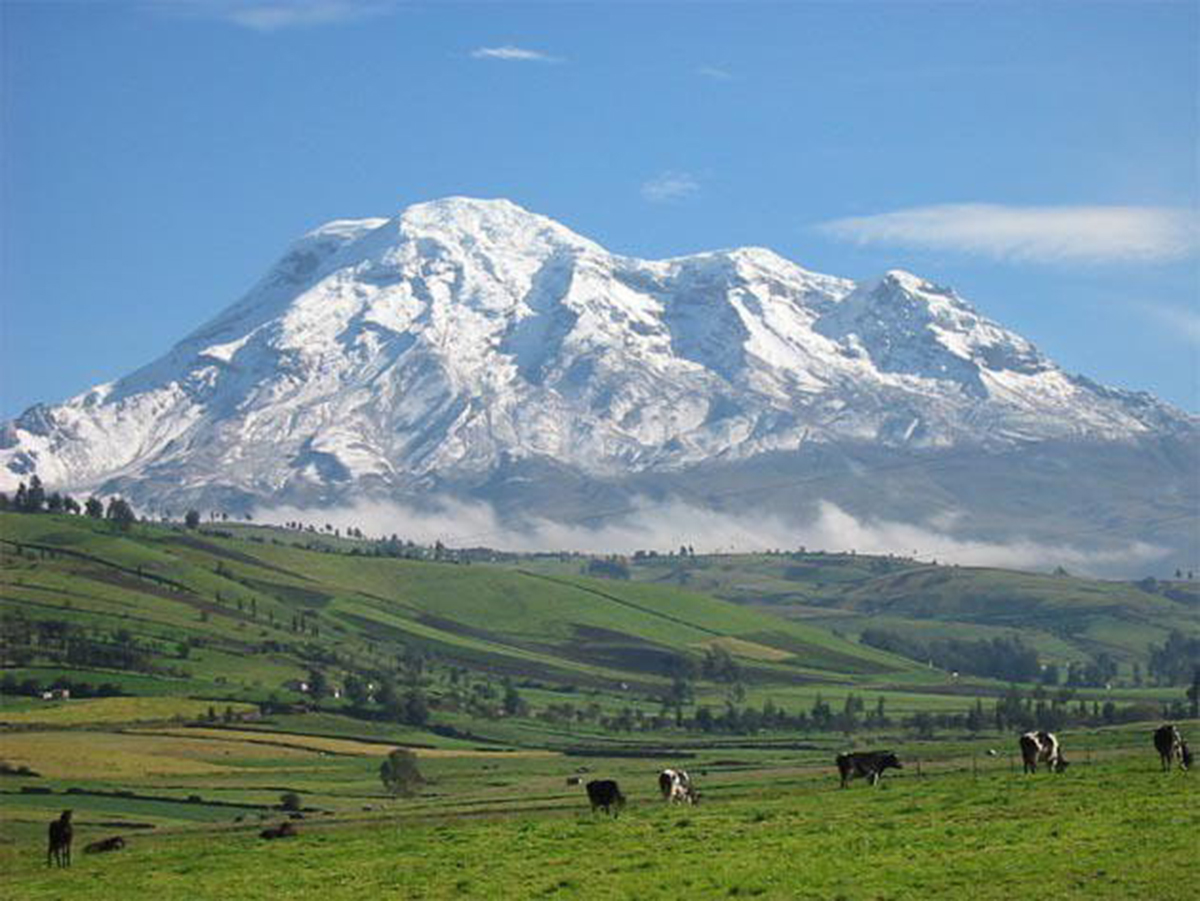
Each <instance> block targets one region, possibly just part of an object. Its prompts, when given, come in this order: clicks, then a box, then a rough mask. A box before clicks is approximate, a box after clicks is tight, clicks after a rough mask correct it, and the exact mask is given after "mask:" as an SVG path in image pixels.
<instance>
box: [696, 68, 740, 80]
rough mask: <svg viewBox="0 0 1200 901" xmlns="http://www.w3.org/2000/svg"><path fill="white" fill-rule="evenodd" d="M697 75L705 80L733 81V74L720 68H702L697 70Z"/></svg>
mask: <svg viewBox="0 0 1200 901" xmlns="http://www.w3.org/2000/svg"><path fill="white" fill-rule="evenodd" d="M696 74H697V75H699V76H701V77H703V78H711V79H712V80H713V81H733V73H732V72H730V71H729V70H728V69H722V68H721V67H720V66H701V67H700V68H699V69H697V70H696Z"/></svg>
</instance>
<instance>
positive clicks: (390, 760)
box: [379, 748, 425, 797]
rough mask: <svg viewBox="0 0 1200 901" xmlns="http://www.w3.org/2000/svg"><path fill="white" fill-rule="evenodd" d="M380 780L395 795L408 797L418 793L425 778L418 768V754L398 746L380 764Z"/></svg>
mask: <svg viewBox="0 0 1200 901" xmlns="http://www.w3.org/2000/svg"><path fill="white" fill-rule="evenodd" d="M379 781H380V782H382V783H383V787H384V788H386V789H387V790H388V791H389V792H391V793H392V794H393V795H404V796H405V797H408V796H410V795H412V794H414V793H416V790H417V787H418V786H419V785H421V783H423V782H424V781H425V779H424V778H423V777H422V776H421V773H420V771H419V770H418V769H417V755H416V754H414V753H413V752H412V751H409V750H407V749H406V748H396V749H395V750H394V751H392V752H391V753H390V754H388V756H387V757H385V758H383V763H381V764H379Z"/></svg>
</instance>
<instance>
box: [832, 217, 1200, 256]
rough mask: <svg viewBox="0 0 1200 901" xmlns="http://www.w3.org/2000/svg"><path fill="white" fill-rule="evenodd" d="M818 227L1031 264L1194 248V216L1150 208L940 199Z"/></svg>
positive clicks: (865, 240) (861, 238)
mask: <svg viewBox="0 0 1200 901" xmlns="http://www.w3.org/2000/svg"><path fill="white" fill-rule="evenodd" d="M819 228H820V229H821V230H822V231H824V232H825V233H826V234H829V235H832V236H834V237H836V238H842V239H845V240H850V241H856V242H858V243H859V244H892V245H899V246H904V247H917V248H925V249H932V250H952V251H961V252H964V253H974V254H980V255H983V256H989V257H993V258H995V259H1001V260H1017V261H1027V262H1037V263H1055V262H1081V261H1084V262H1153V261H1160V260H1170V259H1177V258H1179V257H1183V256H1186V255H1188V254H1190V253H1193V252H1194V251H1195V250H1196V249H1197V247H1198V246H1200V241H1198V228H1200V226H1198V221H1197V217H1196V214H1195V213H1193V212H1190V211H1187V210H1181V209H1172V208H1169V207H1148V206H1053V207H1052V206H1004V205H999V204H985V203H965V204H945V205H940V206H925V207H913V208H911V209H905V210H897V211H895V212H891V213H880V214H877V215H872V216H852V217H849V218H845V219H835V220H833V221H832V222H826V223H824V224H823V225H821V226H819Z"/></svg>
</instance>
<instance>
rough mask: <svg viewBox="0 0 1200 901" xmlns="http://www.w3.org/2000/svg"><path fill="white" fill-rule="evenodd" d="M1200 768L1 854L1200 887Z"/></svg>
mask: <svg viewBox="0 0 1200 901" xmlns="http://www.w3.org/2000/svg"><path fill="white" fill-rule="evenodd" d="M1196 785H1197V782H1196V778H1195V774H1180V773H1177V772H1176V773H1169V774H1162V773H1159V772H1158V771H1157V770H1156V768H1155V766H1154V764H1153V763H1152V762H1148V761H1147V759H1146V755H1145V754H1144V753H1138V754H1136V755H1122V756H1119V757H1115V758H1112V759H1106V760H1104V761H1102V762H1097V763H1094V764H1093V765H1091V766H1086V765H1080V766H1078V767H1076V768H1073V769H1072V770H1070V771H1068V772H1067V773H1066V774H1063V775H1061V776H1051V775H1049V774H1039V775H1037V776H1034V777H1021V776H1018V775H1012V774H1009V773H1004V772H1000V773H998V772H990V773H987V774H986V775H981V776H979V777H978V778H973V777H972V776H971V775H970V774H969V773H959V772H956V773H947V774H939V775H935V776H928V777H926V778H918V777H917V776H916V775H915V774H914V773H912V772H910V771H906V772H905V773H904V774H902V775H900V776H899V777H898V778H891V777H889V779H888V781H886V782H885V784H884V786H883V787H882V788H881V789H879V790H871V789H869V788H868V787H866V786H865V785H862V784H856V785H855V786H854V787H853V788H852V789H848V790H846V791H841V790H839V789H837V788H836V787H834V784H833V783H832V781H831V780H830V779H829V778H828V777H826V776H822V777H820V778H802V779H799V780H788V781H786V782H781V781H767V780H764V781H760V782H757V783H747V784H743V785H741V786H739V787H738V789H737V791H736V792H728V793H721V794H719V795H717V796H711V797H710V798H709V799H708V800H707V801H706V802H705V803H702V804H701V805H700V806H698V807H696V808H691V809H684V808H665V807H664V806H663V805H661V804H660V803H657V802H655V801H653V800H651V799H650V797H647V796H646V795H645V794H644V793H643V794H642V796H641V798H640V799H639V800H637V801H636V802H634V803H631V805H630V807H629V808H628V809H627V811H626V813H625V814H624V815H622V816H621V818H620V819H618V820H615V821H613V820H608V819H606V818H604V817H595V818H593V817H592V816H591V815H590V814H588V813H586V804H585V803H584V799H583V797H582V794H581V796H580V799H579V805H578V807H577V808H576V809H575V810H572V811H571V812H569V813H563V812H561V811H559V812H554V811H547V812H544V813H529V812H524V813H521V814H507V815H506V814H503V813H496V814H490V815H489V816H488V817H486V818H476V817H466V816H458V817H451V816H436V815H435V816H432V817H424V818H421V819H413V818H406V819H390V818H389V819H377V820H374V821H369V822H359V823H353V824H340V825H339V824H332V825H329V826H317V825H314V824H312V823H311V822H305V823H301V824H300V828H301V830H302V834H301V835H300V836H299V837H298V838H295V839H291V840H286V841H277V842H264V841H262V840H260V839H259V838H258V837H257V834H256V830H235V829H230V828H225V829H223V830H219V831H215V832H212V831H201V832H185V833H176V834H163V835H159V836H154V837H150V836H144V837H143V836H134V837H133V838H132V839H131V843H130V848H129V849H128V850H126V851H124V852H120V853H119V854H115V855H106V856H102V857H90V856H86V855H82V854H79V855H78V856H77V859H76V865H75V867H74V868H73V869H71V870H70V871H47V870H46V869H45V868H44V866H43V855H44V847H42V844H41V841H40V840H39V841H37V842H34V841H33V840H32V839H30V840H28V841H21V842H18V843H16V844H14V845H10V846H8V847H6V848H4V849H2V850H0V870H3V872H4V873H5V875H4V876H3V877H0V895H3V896H4V897H11V898H14V899H30V901H34V899H41V898H62V897H70V898H72V899H78V901H89V899H110V898H118V897H119V898H122V899H138V898H154V899H156V901H170V899H185V898H186V899H208V898H212V899H218V898H219V899H229V898H239V899H242V898H244V899H268V898H269V899H277V898H279V897H289V898H308V897H320V898H322V899H323V901H336V899H342V898H345V899H359V898H363V897H388V898H414V899H415V898H424V899H435V898H506V899H519V898H542V897H562V898H571V897H578V898H644V899H655V898H660V899H665V898H677V897H684V896H688V897H700V898H715V897H762V898H780V899H783V898H788V899H791V898H812V899H818V898H819V899H832V898H845V899H860V898H862V899H909V898H911V899H929V898H963V897H971V898H972V899H988V898H1006V899H1008V898H1012V897H1021V896H1030V895H1036V896H1037V897H1055V898H1089V899H1090V898H1120V899H1129V898H1151V897H1153V898H1160V899H1175V898H1179V899H1183V898H1189V897H1192V893H1193V891H1194V888H1195V885H1196V884H1197V882H1198V880H1200V858H1198V857H1197V855H1196V854H1195V835H1196V830H1197V827H1198V826H1200V804H1197V788H1196Z"/></svg>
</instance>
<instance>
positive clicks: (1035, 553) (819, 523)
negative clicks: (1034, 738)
mask: <svg viewBox="0 0 1200 901" xmlns="http://www.w3.org/2000/svg"><path fill="white" fill-rule="evenodd" d="M633 508H634V509H632V510H630V511H624V512H622V514H621V515H619V516H612V517H604V516H597V517H596V518H594V519H591V520H588V521H585V522H582V523H561V522H556V521H554V520H550V519H543V518H528V519H526V520H524V521H522V522H520V523H519V524H514V523H511V522H503V521H501V519H500V518H499V517H498V516H497V514H496V512H495V511H494V510H493V509H492V507H491V506H489V505H488V504H484V503H464V502H462V501H455V500H450V499H441V500H438V501H435V502H434V503H431V504H430V505H428V506H427V507H425V508H423V509H421V510H417V509H414V508H411V507H405V506H402V505H399V504H394V503H389V502H381V501H361V502H359V503H356V504H355V505H354V506H352V507H348V508H341V509H336V510H325V509H311V510H305V509H297V508H292V507H287V508H282V507H280V508H268V509H259V510H256V511H255V512H254V518H255V520H256V521H258V522H267V523H285V522H291V521H296V520H298V521H301V522H306V523H312V524H314V525H317V526H318V527H320V526H322V525H324V524H325V523H329V524H331V525H334V526H336V527H338V528H341V529H346V528H349V527H357V528H360V529H362V530H363V531H364V532H365V533H366V534H367V535H368V536H382V535H392V534H396V535H398V536H400V538H402V539H405V540H413V541H416V542H418V543H421V544H432V543H433V542H434V541H443V542H445V543H446V545H447V546H449V547H479V546H484V547H493V548H497V549H500V550H509V551H526V552H531V551H582V552H587V553H596V554H601V553H621V554H632V553H633V552H634V551H636V550H639V549H655V550H660V551H665V550H669V549H673V548H678V547H679V546H680V545H681V544H688V545H692V546H694V547H695V549H696V551H697V553H711V552H714V551H734V550H736V551H739V552H746V551H762V550H768V549H772V548H783V549H795V548H796V547H798V546H800V545H803V546H805V547H807V548H809V549H811V550H816V549H824V550H829V551H846V550H854V551H856V552H858V553H864V554H891V553H895V554H901V555H909V554H912V553H913V552H914V551H916V552H917V555H918V557H919V558H920V559H921V560H929V559H931V558H933V559H936V560H938V561H939V562H941V563H960V564H964V565H972V566H1001V567H1009V568H1014V569H1033V570H1038V569H1040V570H1049V569H1052V568H1054V567H1056V566H1064V567H1066V568H1067V569H1068V570H1070V571H1071V572H1077V573H1096V572H1104V571H1114V570H1115V571H1127V570H1131V569H1133V568H1135V566H1140V565H1142V564H1144V563H1148V562H1151V561H1154V560H1157V559H1159V558H1161V557H1162V556H1163V555H1164V551H1163V550H1162V549H1160V548H1157V547H1153V546H1151V545H1148V544H1145V543H1141V542H1133V543H1132V544H1129V543H1123V544H1121V545H1120V547H1119V548H1116V549H1110V550H1103V549H1095V548H1084V547H1079V546H1074V545H1068V544H1053V543H1049V542H1045V541H1035V540H1033V539H1019V540H1016V541H1012V542H1007V543H997V542H986V541H981V540H975V539H969V538H959V537H955V536H954V535H953V534H952V533H951V532H950V531H948V530H949V529H950V528H952V527H953V525H954V524H955V523H956V522H959V521H961V520H960V518H958V517H954V516H942V517H939V518H937V519H936V520H930V521H929V522H926V523H901V522H892V521H887V520H872V521H866V520H860V519H856V518H855V517H853V516H851V515H850V514H849V513H847V512H845V511H844V510H842V509H841V508H840V507H838V506H836V505H834V504H831V503H828V502H822V503H821V504H820V505H819V511H818V515H817V517H816V518H815V519H814V520H811V521H809V522H797V521H793V520H790V519H784V518H782V517H779V516H771V515H762V514H760V513H745V514H729V513H720V512H717V511H714V510H709V509H703V508H698V507H695V506H692V505H689V504H686V503H683V502H680V501H674V502H670V503H665V504H663V503H658V502H651V501H645V502H644V503H643V504H640V505H639V504H634V505H633Z"/></svg>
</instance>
